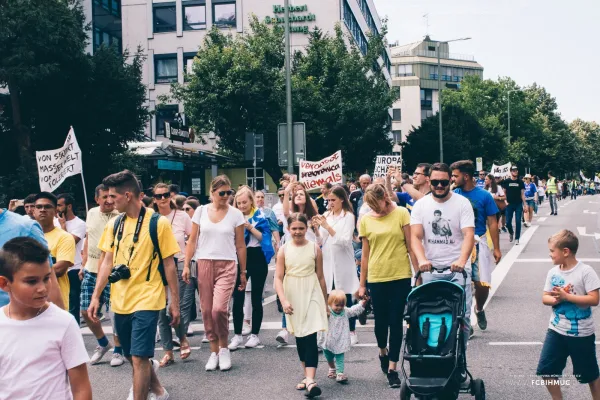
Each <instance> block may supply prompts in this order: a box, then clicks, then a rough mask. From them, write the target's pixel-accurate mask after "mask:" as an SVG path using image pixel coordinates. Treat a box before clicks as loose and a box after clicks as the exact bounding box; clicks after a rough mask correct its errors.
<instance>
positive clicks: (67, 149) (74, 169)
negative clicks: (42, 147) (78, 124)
mask: <svg viewBox="0 0 600 400" xmlns="http://www.w3.org/2000/svg"><path fill="white" fill-rule="evenodd" d="M35 158H36V159H37V166H38V173H39V177H40V189H41V191H43V192H53V191H54V190H56V188H57V187H59V186H60V185H61V184H62V183H63V182H64V181H65V179H67V178H68V177H70V176H73V175H77V174H80V173H81V150H80V149H79V144H77V139H76V138H75V132H74V131H73V128H71V130H69V133H68V135H67V140H65V144H64V146H63V147H61V148H59V149H56V150H47V151H36V152H35Z"/></svg>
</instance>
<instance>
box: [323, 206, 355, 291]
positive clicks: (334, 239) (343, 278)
mask: <svg viewBox="0 0 600 400" xmlns="http://www.w3.org/2000/svg"><path fill="white" fill-rule="evenodd" d="M327 223H328V224H329V226H331V228H332V229H333V230H334V231H335V235H334V236H331V235H329V232H328V231H327V229H325V228H323V227H321V228H320V229H319V232H320V234H321V243H322V248H321V250H322V251H323V275H325V282H326V283H327V293H330V292H331V290H332V288H333V287H334V286H335V288H336V289H337V290H341V291H343V292H344V293H346V294H353V293H354V292H356V291H357V290H358V286H359V282H358V276H357V275H356V264H355V262H354V248H353V247H352V237H353V235H354V214H352V213H349V212H345V211H342V212H341V213H340V215H337V216H335V215H333V213H327Z"/></svg>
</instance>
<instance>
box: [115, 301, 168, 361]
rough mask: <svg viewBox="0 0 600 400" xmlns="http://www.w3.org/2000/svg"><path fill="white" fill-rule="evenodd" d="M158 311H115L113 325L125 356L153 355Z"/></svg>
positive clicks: (149, 356)
mask: <svg viewBox="0 0 600 400" xmlns="http://www.w3.org/2000/svg"><path fill="white" fill-rule="evenodd" d="M158 313H159V311H136V312H134V313H132V314H117V313H115V327H116V328H117V335H118V336H119V340H120V341H121V347H122V348H123V355H124V356H125V357H129V356H136V357H148V358H151V357H154V345H155V343H156V328H157V324H158Z"/></svg>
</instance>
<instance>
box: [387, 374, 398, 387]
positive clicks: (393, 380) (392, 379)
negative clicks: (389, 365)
mask: <svg viewBox="0 0 600 400" xmlns="http://www.w3.org/2000/svg"><path fill="white" fill-rule="evenodd" d="M387 379H388V385H389V387H390V388H399V387H400V384H401V382H400V377H399V376H398V372H397V371H388V373H387Z"/></svg>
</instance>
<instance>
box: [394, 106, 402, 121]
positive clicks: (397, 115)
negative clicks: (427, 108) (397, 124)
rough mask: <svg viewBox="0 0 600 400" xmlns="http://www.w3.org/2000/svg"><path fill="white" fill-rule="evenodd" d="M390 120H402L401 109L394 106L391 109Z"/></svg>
mask: <svg viewBox="0 0 600 400" xmlns="http://www.w3.org/2000/svg"><path fill="white" fill-rule="evenodd" d="M392 121H402V110H401V109H399V108H394V109H393V110H392Z"/></svg>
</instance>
